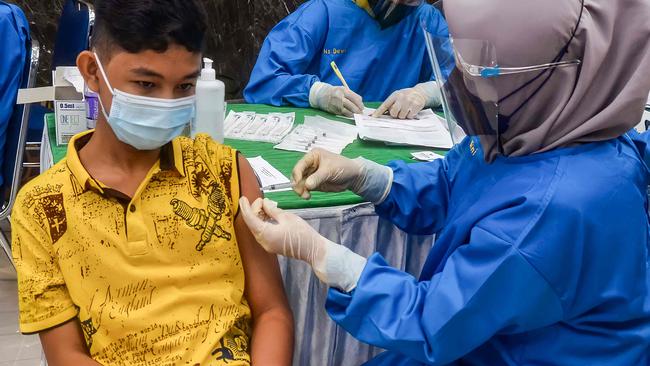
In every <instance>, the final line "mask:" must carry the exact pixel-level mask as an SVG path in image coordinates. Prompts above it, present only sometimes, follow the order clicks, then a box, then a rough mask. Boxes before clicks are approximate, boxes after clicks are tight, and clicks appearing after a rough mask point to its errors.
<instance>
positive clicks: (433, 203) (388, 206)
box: [375, 150, 455, 235]
mask: <svg viewBox="0 0 650 366" xmlns="http://www.w3.org/2000/svg"><path fill="white" fill-rule="evenodd" d="M450 154H455V153H454V152H453V150H452V151H451V152H450ZM450 159H453V157H447V158H445V159H438V160H435V161H432V162H429V163H415V164H407V163H405V162H403V161H392V162H390V163H389V164H388V166H389V167H390V168H392V169H393V182H392V184H391V188H390V192H389V193H388V196H387V197H386V199H384V201H383V202H382V203H381V204H379V205H377V206H376V207H375V211H376V212H377V215H378V216H379V217H381V218H384V219H386V220H389V221H391V222H392V223H394V224H395V225H396V226H397V227H399V228H400V229H402V230H404V231H405V232H407V233H409V234H418V235H430V234H435V233H436V232H438V231H439V230H440V229H441V228H442V226H443V225H444V223H445V218H446V217H447V206H448V203H449V191H450V179H449V174H448V173H449V164H450Z"/></svg>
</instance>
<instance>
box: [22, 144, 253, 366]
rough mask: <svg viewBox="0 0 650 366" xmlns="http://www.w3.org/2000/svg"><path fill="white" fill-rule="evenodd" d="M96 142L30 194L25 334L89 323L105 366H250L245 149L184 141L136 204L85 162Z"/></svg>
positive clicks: (25, 199)
mask: <svg viewBox="0 0 650 366" xmlns="http://www.w3.org/2000/svg"><path fill="white" fill-rule="evenodd" d="M91 133H92V132H87V133H83V134H80V135H77V136H76V137H74V138H73V139H72V140H71V141H70V144H69V147H68V154H67V158H66V159H64V160H62V161H61V162H59V163H58V164H56V165H55V166H54V167H52V168H51V169H50V170H48V171H47V172H45V173H44V174H42V175H40V176H39V177H38V178H36V179H34V180H33V181H31V182H29V183H28V184H27V185H26V186H25V187H23V189H22V190H21V191H20V193H19V194H18V197H17V201H16V204H15V206H14V209H13V215H12V217H11V221H12V237H13V257H14V260H15V263H16V269H17V271H18V292H19V303H20V330H21V332H23V333H34V332H40V331H43V330H45V329H48V328H51V327H55V326H57V325H60V324H62V323H64V322H66V321H68V320H70V319H72V318H78V319H79V322H80V323H81V327H82V329H83V333H84V335H85V338H86V344H87V345H88V348H89V350H90V353H91V356H92V357H93V358H94V359H95V360H97V361H98V362H100V363H102V364H105V365H138V366H140V365H143V366H144V365H199V364H200V365H249V364H250V357H249V337H250V318H251V316H250V309H249V307H248V304H247V302H246V299H245V298H244V270H243V267H242V261H241V257H240V254H239V248H238V246H237V239H236V237H235V230H234V226H233V221H234V217H235V214H236V212H237V207H238V198H239V180H238V174H237V154H236V151H235V150H233V149H231V148H229V147H227V146H224V145H220V144H217V143H215V142H214V141H212V140H211V139H210V138H209V137H207V136H205V135H200V136H199V137H197V138H196V139H195V140H192V139H188V138H184V137H181V138H177V139H175V140H174V141H172V142H171V143H169V144H168V145H166V146H165V147H163V149H162V151H161V156H160V159H159V161H158V162H157V163H156V164H155V165H154V166H153V168H152V169H151V170H150V171H149V173H148V175H147V177H146V179H145V180H144V181H143V182H142V184H141V185H140V187H139V188H138V190H137V192H136V194H135V196H134V197H133V198H129V197H127V196H125V195H124V194H122V193H120V192H118V191H115V190H112V189H110V188H109V187H106V186H104V185H103V184H101V183H100V182H98V181H96V180H94V179H93V178H92V177H91V176H90V175H89V174H88V172H86V170H85V169H84V167H83V166H82V164H81V162H80V161H79V156H78V154H77V151H78V150H79V149H80V148H81V147H82V146H83V145H84V144H85V143H86V142H87V141H88V139H89V138H90V134H91Z"/></svg>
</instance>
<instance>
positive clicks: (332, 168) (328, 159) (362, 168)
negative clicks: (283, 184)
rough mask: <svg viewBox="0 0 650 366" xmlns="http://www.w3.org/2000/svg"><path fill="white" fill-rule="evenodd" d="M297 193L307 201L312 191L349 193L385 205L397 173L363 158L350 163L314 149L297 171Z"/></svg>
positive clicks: (342, 158)
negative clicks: (394, 175)
mask: <svg viewBox="0 0 650 366" xmlns="http://www.w3.org/2000/svg"><path fill="white" fill-rule="evenodd" d="M292 179H293V182H294V187H293V190H294V191H295V192H296V193H297V194H298V195H300V196H301V197H302V198H304V199H309V198H311V191H321V192H342V191H345V190H347V189H349V190H351V191H352V192H354V193H356V194H358V195H360V196H361V197H363V198H365V199H366V200H367V201H369V202H372V203H375V204H378V203H381V202H382V201H383V200H384V199H385V198H386V196H387V195H388V193H389V192H390V187H391V185H392V182H393V170H392V169H390V168H388V167H385V166H383V165H379V164H377V163H374V162H372V161H370V160H366V159H363V158H357V159H354V160H352V159H348V158H346V157H343V156H341V155H338V154H334V153H331V152H329V151H327V150H323V149H319V148H316V149H313V150H312V151H310V152H309V153H307V154H306V155H305V156H304V157H303V158H302V159H300V161H299V162H298V163H297V164H296V166H295V167H294V168H293V172H292Z"/></svg>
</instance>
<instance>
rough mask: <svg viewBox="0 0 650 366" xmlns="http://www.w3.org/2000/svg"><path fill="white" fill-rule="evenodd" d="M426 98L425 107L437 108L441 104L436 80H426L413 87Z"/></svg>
mask: <svg viewBox="0 0 650 366" xmlns="http://www.w3.org/2000/svg"><path fill="white" fill-rule="evenodd" d="M413 89H415V90H417V91H418V92H419V93H420V94H422V95H423V96H424V98H425V99H426V103H425V108H437V107H440V105H441V104H442V95H441V93H440V88H439V87H438V82H437V81H428V82H426V83H421V84H418V85H416V86H414V87H413Z"/></svg>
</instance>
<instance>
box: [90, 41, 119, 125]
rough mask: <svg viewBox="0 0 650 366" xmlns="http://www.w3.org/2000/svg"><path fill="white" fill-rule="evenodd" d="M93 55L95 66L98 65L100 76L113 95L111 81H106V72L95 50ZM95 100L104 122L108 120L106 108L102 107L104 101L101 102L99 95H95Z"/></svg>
mask: <svg viewBox="0 0 650 366" xmlns="http://www.w3.org/2000/svg"><path fill="white" fill-rule="evenodd" d="M93 55H95V62H97V67H99V72H100V73H101V74H102V77H103V78H104V82H106V86H108V90H110V91H111V95H113V96H115V92H114V91H113V87H112V86H111V83H109V82H108V77H107V76H106V72H105V71H104V66H102V62H101V61H100V60H99V56H98V55H97V52H93ZM97 100H98V101H99V106H100V107H101V110H102V114H103V115H104V118H106V122H108V113H106V108H104V102H102V98H101V96H99V95H97Z"/></svg>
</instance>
